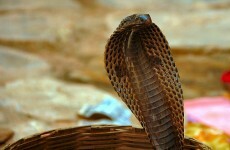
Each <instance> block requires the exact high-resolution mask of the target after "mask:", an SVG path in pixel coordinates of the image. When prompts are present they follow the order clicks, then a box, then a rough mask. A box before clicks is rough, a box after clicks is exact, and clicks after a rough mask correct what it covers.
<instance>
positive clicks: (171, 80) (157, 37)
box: [105, 14, 210, 150]
mask: <svg viewBox="0 0 230 150" xmlns="http://www.w3.org/2000/svg"><path fill="white" fill-rule="evenodd" d="M105 66H106V71H107V73H108V76H109V79H110V81H111V84H112V85H113V87H114V89H115V91H116V92H117V93H118V95H119V96H120V97H121V98H122V100H123V101H124V102H125V103H126V105H127V106H128V107H129V108H130V109H131V111H132V112H133V114H134V115H135V116H136V117H137V119H138V120H139V121H140V123H141V125H142V126H143V128H144V129H145V131H146V133H147V135H148V137H149V139H150V142H151V143H152V145H153V149H157V150H158V149H175V150H182V149H210V148H209V147H207V146H206V145H204V144H202V143H199V142H198V141H196V140H194V139H192V138H185V137H184V109H183V93H182V88H181V83H180V81H179V74H178V71H177V68H176V66H175V63H174V61H173V58H172V56H171V53H170V47H169V45H168V42H167V40H166V38H165V37H164V35H163V34H162V32H161V31H160V29H159V28H158V27H157V26H156V25H155V24H154V23H152V21H151V18H150V16H149V15H147V14H134V15H131V16H128V17H126V18H125V19H124V20H122V22H121V23H120V25H119V26H118V28H117V29H116V31H115V32H114V33H113V34H112V36H111V37H110V39H109V40H108V43H107V45H106V51H105Z"/></svg>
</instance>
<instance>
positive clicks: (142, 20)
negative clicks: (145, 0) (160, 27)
mask: <svg viewBox="0 0 230 150" xmlns="http://www.w3.org/2000/svg"><path fill="white" fill-rule="evenodd" d="M138 18H139V19H140V21H141V22H145V21H146V20H148V16H146V15H140V16H139V17H138Z"/></svg>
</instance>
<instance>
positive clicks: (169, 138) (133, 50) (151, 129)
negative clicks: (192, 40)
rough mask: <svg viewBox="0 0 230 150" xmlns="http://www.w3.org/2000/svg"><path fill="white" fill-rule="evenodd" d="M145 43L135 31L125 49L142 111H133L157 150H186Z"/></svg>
mask: <svg viewBox="0 0 230 150" xmlns="http://www.w3.org/2000/svg"><path fill="white" fill-rule="evenodd" d="M141 43H142V42H141V39H140V38H139V36H138V31H135V30H134V31H132V32H131V33H130V35H129V38H128V42H127V45H125V49H124V54H125V62H126V66H127V70H128V72H129V78H130V81H131V85H132V88H133V91H134V93H135V97H134V100H135V101H137V102H136V103H137V104H138V106H139V108H140V110H132V111H133V113H134V114H135V116H136V117H137V118H138V119H139V120H140V122H141V124H142V126H143V127H144V128H145V130H146V132H147V133H148V136H149V138H150V140H151V142H152V143H153V145H155V147H156V149H159V150H160V149H182V147H183V145H181V144H180V143H178V141H179V138H178V135H179V134H178V132H177V130H175V128H174V124H173V120H172V116H171V114H172V113H173V112H172V111H171V109H170V105H169V103H168V101H167V98H166V97H165V91H164V89H163V88H162V86H161V84H162V83H161V81H160V79H159V78H158V75H157V73H156V70H155V69H153V65H154V64H152V61H151V60H150V59H149V58H148V57H147V55H146V52H145V49H144V48H143V47H142V44H141ZM157 67H161V66H160V64H158V66H154V68H157Z"/></svg>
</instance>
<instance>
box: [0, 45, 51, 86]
mask: <svg viewBox="0 0 230 150" xmlns="http://www.w3.org/2000/svg"><path fill="white" fill-rule="evenodd" d="M49 69H50V66H49V64H48V63H46V62H45V61H44V60H42V59H40V58H39V57H37V56H34V55H32V54H28V53H25V52H19V51H17V50H15V49H12V48H9V47H3V46H0V74H1V76H0V83H5V82H7V81H10V80H14V79H17V78H25V77H32V76H33V77H35V76H42V75H45V74H48V72H49Z"/></svg>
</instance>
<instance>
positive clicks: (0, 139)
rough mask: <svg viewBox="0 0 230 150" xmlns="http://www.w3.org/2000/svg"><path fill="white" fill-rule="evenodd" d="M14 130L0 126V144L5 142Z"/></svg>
mask: <svg viewBox="0 0 230 150" xmlns="http://www.w3.org/2000/svg"><path fill="white" fill-rule="evenodd" d="M13 134H14V132H13V131H12V130H10V129H7V128H0V145H1V144H4V143H5V142H6V141H7V140H9V139H10V138H11V137H12V136H13Z"/></svg>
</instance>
